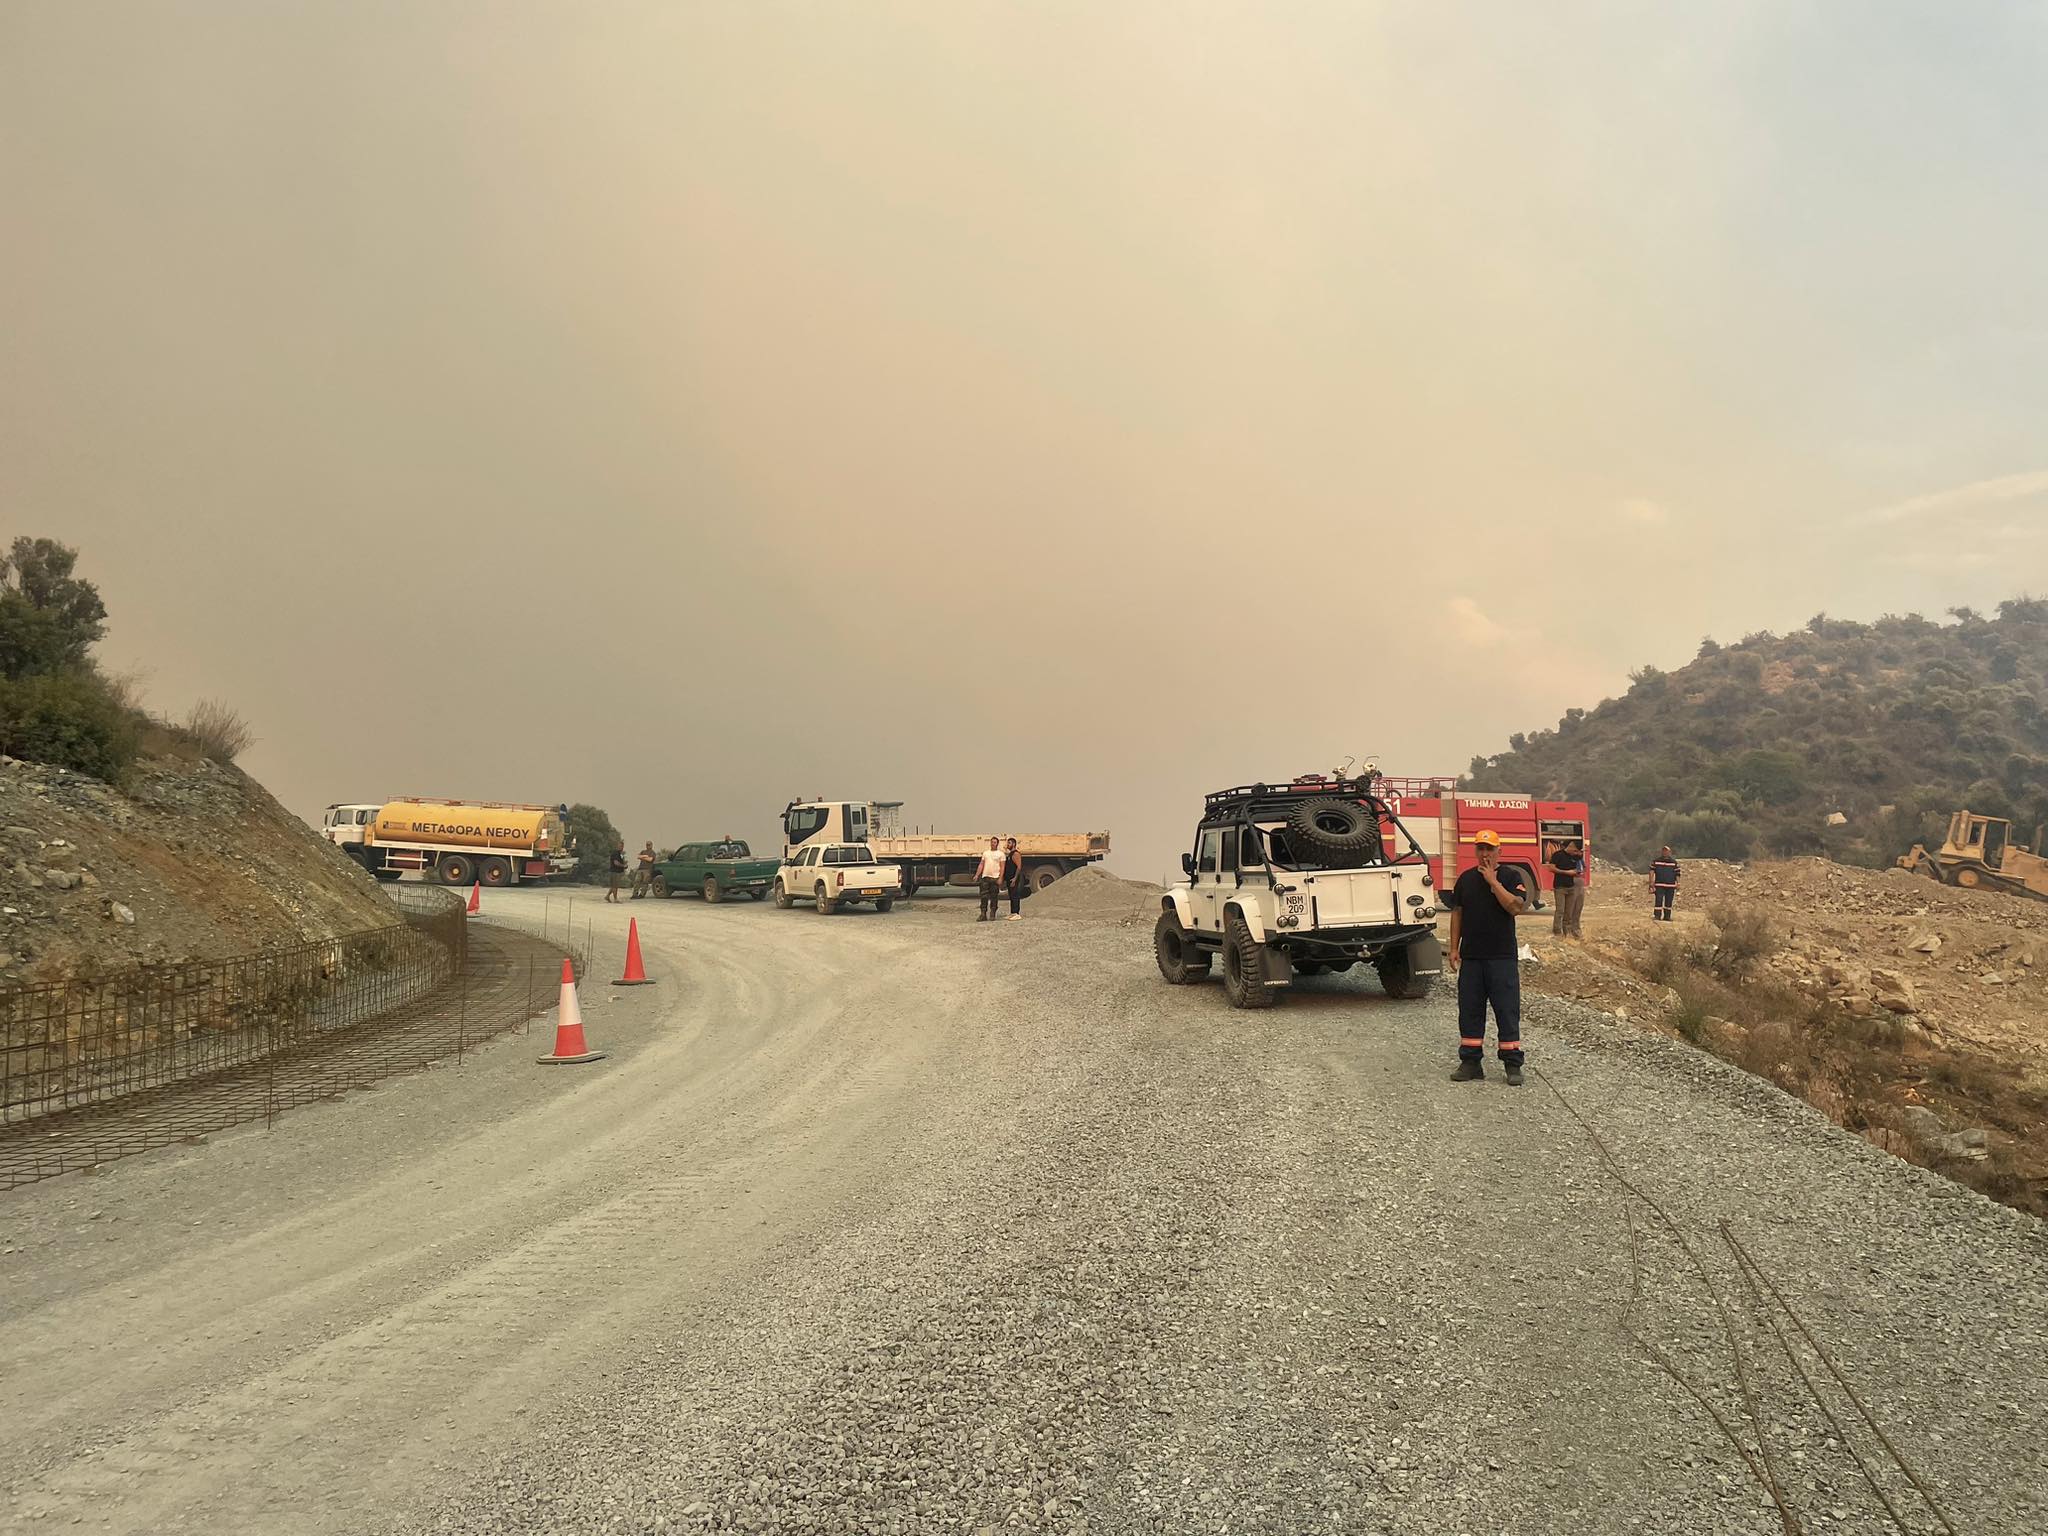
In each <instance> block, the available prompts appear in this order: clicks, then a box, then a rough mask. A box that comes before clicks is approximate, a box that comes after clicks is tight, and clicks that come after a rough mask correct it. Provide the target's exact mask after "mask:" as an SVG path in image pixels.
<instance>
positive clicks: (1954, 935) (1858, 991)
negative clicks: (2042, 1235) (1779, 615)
mask: <svg viewBox="0 0 2048 1536" xmlns="http://www.w3.org/2000/svg"><path fill="white" fill-rule="evenodd" d="M1682 867H1683V871H1684V878H1683V880H1682V882H1681V885H1680V887H1679V897H1678V906H1677V912H1676V921H1675V922H1672V923H1670V924H1664V923H1653V922H1652V921H1651V920H1650V900H1649V895H1648V893H1647V891H1646V890H1645V889H1644V885H1645V881H1644V877H1643V876H1642V875H1639V874H1636V875H1631V874H1628V873H1626V872H1612V873H1611V872H1609V871H1608V870H1606V869H1604V868H1600V867H1597V866H1596V868H1595V871H1594V879H1593V885H1592V889H1591V891H1590V892H1589V896H1588V900H1587V904H1586V912H1585V935H1586V941H1585V942H1584V943H1583V944H1565V943H1560V942H1558V941H1557V940H1556V939H1554V938H1552V937H1551V936H1550V935H1549V934H1548V933H1547V931H1545V930H1547V928H1548V924H1545V923H1542V922H1541V921H1540V919H1539V920H1538V921H1536V922H1530V923H1525V924H1524V926H1523V930H1522V931H1523V936H1524V937H1525V938H1527V939H1530V940H1531V941H1532V942H1533V945H1534V949H1535V954H1536V956H1537V959H1538V960H1539V962H1540V964H1539V965H1538V966H1536V967H1535V968H1533V969H1532V971H1531V973H1530V978H1529V982H1528V985H1529V986H1530V988H1531V989H1532V990H1534V991H1539V992H1544V993H1548V994H1550V995H1553V996H1560V997H1568V998H1573V999H1575V1000H1578V1001H1580V1002H1585V1003H1591V1004H1593V1005H1595V1006H1597V1007H1600V1008H1603V1009H1605V1010H1606V1011H1608V1012H1610V1013H1612V1014H1615V1015H1617V1016H1619V1017H1622V1018H1626V1019H1631V1020H1635V1021H1638V1022H1640V1023H1641V1024H1642V1025H1644V1026H1645V1027H1648V1028H1651V1029H1655V1030H1660V1031H1663V1032H1666V1033H1671V1034H1678V1035H1683V1036H1684V1037H1685V1038H1686V1039H1688V1040H1691V1041H1692V1042H1693V1043H1695V1044H1698V1045H1701V1046H1703V1047H1705V1048H1707V1049H1710V1050H1713V1051H1715V1052H1716V1053H1717V1054H1720V1055H1722V1056H1724V1057H1726V1058H1727V1059H1729V1060H1731V1061H1734V1062H1736V1063H1737V1064H1738V1065H1741V1066H1744V1067H1746V1068H1748V1069H1749V1070H1751V1071H1753V1072H1757V1073H1758V1074H1759V1075H1761V1076H1766V1077H1769V1078H1770V1079H1771V1080H1772V1081H1774V1082H1776V1083H1778V1084H1779V1086H1781V1087H1783V1088H1785V1089H1787V1090H1788V1091H1790V1092H1793V1093H1796V1094H1798V1095H1799V1096H1800V1097H1802V1098H1804V1099H1806V1100H1807V1102H1808V1103H1810V1104H1812V1105H1813V1106H1814V1107H1815V1108H1817V1109H1819V1110H1820V1111H1821V1113H1823V1114H1824V1115H1826V1116H1827V1117H1828V1118H1830V1119H1831V1120H1834V1121H1835V1122H1836V1123H1837V1124H1839V1125H1843V1126H1845V1127H1847V1128H1848V1129H1850V1130H1854V1131H1857V1132H1859V1133H1860V1134H1862V1135H1864V1136H1865V1137H1866V1138H1868V1139H1869V1140H1871V1141H1872V1142H1874V1143H1875V1144H1876V1145H1878V1146H1881V1147H1884V1148H1885V1149H1886V1150H1887V1151H1891V1152H1894V1153H1897V1154H1898V1155H1900V1156H1904V1157H1908V1158H1909V1159H1911V1160H1912V1161H1916V1162H1920V1163H1922V1164H1924V1165H1925V1166H1929V1167H1935V1168H1938V1169H1940V1170H1941V1171H1943V1172H1947V1173H1950V1174H1951V1175H1953V1176H1955V1177H1957V1178H1959V1179H1961V1180H1962V1181H1963V1182H1966V1183H1969V1184H1972V1185H1973V1186H1974V1187H1976V1188H1979V1189H1981V1190H1983V1191H1984V1192H1985V1193H1987V1194H1990V1195H1992V1196H1993V1197H1994V1198H1996V1199H1999V1200H2003V1201H2005V1202H2006V1203H2007V1204H2011V1205H2014V1206H2017V1207H2018V1208H2020V1209H2023V1210H2032V1211H2036V1212H2048V1070H2044V1069H2043V1067H2042V1066H2041V1065H2040V1056H2039V1052H2038V1051H2037V1050H2036V1049H2035V1042H2036V1039H2037V1037H2038V1031H2039V1020H2040V1018H2041V1016H2042V1014H2043V1013H2048V903H2041V902H2035V901H2031V900H2029V899H2027V898H2024V897H2019V896H2013V895H2010V894H2008V893H2005V892H2001V891H1983V890H1978V891H1968V890H1958V889H1955V888H1953V887H1949V886H1943V885H1940V884H1937V883H1936V882H1934V881H1932V880H1930V879H1928V878H1927V877H1925V876H1922V875H1912V874H1908V873H1906V872H1905V871H1902V870H1872V869H1863V868H1858V867H1855V866H1850V865H1841V864H1832V863H1829V862H1828V861H1827V860H1824V859H1793V860H1785V861H1779V862H1763V863H1755V864H1746V865H1736V864H1722V863H1717V862H1714V861H1711V860H1700V859H1690V860H1684V861H1682ZM1715 913H1722V914H1725V915H1727V916H1728V917H1729V919H1730V921H1731V923H1733V924H1735V931H1737V933H1738V939H1737V942H1746V943H1755V942H1756V940H1755V936H1754V935H1752V936H1751V937H1750V938H1749V939H1748V940H1747V941H1744V940H1743V939H1741V937H1740V931H1741V930H1742V929H1743V927H1744V925H1745V923H1746V922H1748V921H1750V920H1754V919H1756V918H1762V919H1763V923H1762V925H1761V933H1762V935H1763V942H1762V943H1761V945H1759V946H1758V947H1757V948H1755V949H1753V950H1751V951H1750V958H1749V959H1748V960H1747V961H1746V962H1745V961H1743V959H1742V956H1741V954H1740V952H1738V953H1737V954H1736V955H1735V956H1734V957H1733V959H1732V960H1731V956H1730V955H1729V954H1727V953H1724V949H1723V942H1724V937H1725V935H1724V934H1723V932H1722V930H1721V928H1720V926H1719V925H1718V924H1716V923H1715V921H1714V920H1713V914H1715Z"/></svg>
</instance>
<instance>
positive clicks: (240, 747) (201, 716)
mask: <svg viewBox="0 0 2048 1536" xmlns="http://www.w3.org/2000/svg"><path fill="white" fill-rule="evenodd" d="M184 731H185V734H186V735H187V736H189V737H191V738H192V741H193V742H194V744H196V745H197V746H198V748H199V750H200V751H202V752H204V753H205V754H206V755H207V756H208V757H210V758H212V759H213V760H214V761H215V762H216V763H232V762H233V761H234V760H235V759H236V758H238V757H240V756H241V755H242V754H243V753H244V752H246V751H248V750H249V747H250V744H251V743H253V742H254V741H255V740H256V733H255V732H254V731H252V730H250V728H249V722H248V721H247V720H245V719H243V718H242V713H241V711H240V710H238V709H236V708H234V707H233V706H232V705H230V704H229V703H228V702H227V701H226V700H225V699H201V700H200V701H199V702H198V703H197V704H194V705H193V706H192V713H191V714H189V715H187V716H186V717H185V725H184Z"/></svg>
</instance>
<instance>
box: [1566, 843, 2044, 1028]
mask: <svg viewBox="0 0 2048 1536" xmlns="http://www.w3.org/2000/svg"><path fill="white" fill-rule="evenodd" d="M1683 869H1684V879H1683V882H1682V883H1681V885H1680V889H1679V912H1678V916H1679V923H1678V925H1677V931H1678V932H1680V933H1687V934H1688V936H1690V934H1689V930H1690V929H1691V926H1692V924H1694V923H1697V922H1699V921H1700V920H1701V919H1702V918H1704V917H1705V915H1706V914H1707V913H1708V912H1709V911H1711V910H1714V909H1733V910H1736V911H1742V912H1762V913H1765V914H1767V915H1768V916H1769V917H1770V918H1771V920H1772V930H1773V934H1774V938H1775V940H1776V951H1775V953H1773V954H1772V955H1771V957H1770V959H1769V961H1768V964H1769V966H1770V969H1771V970H1772V971H1773V972H1774V973H1776V975H1777V976H1779V977H1780V978H1781V979H1782V980H1784V981H1787V982H1789V983H1791V984H1792V985H1793V986H1795V987H1797V988H1799V990H1800V991H1801V992H1803V993H1805V994H1807V995H1808V996H1810V997H1814V998H1825V999H1826V1000H1828V1001H1830V1002H1832V1003H1834V1004H1836V1005H1838V1006H1840V1007H1841V1008H1843V1009H1844V1010H1845V1011H1846V1012H1848V1013H1849V1014H1851V1015H1853V1016H1855V1017H1857V1018H1877V1017H1880V1016H1882V1015H1890V1016H1892V1017H1894V1018H1896V1019H1898V1020H1900V1021H1902V1022H1904V1023H1906V1024H1907V1025H1909V1026H1910V1027H1911V1028H1912V1029H1913V1030H1914V1031H1915V1032H1916V1033H1923V1034H1927V1035H1931V1036H1933V1037H1935V1038H1937V1039H1951V1040H1955V1041H1957V1042H1959V1043H1964V1044H1968V1045H1972V1046H1976V1047H1980V1048H1983V1049H1988V1050H2013V1051H2018V1052H2024V1053H2028V1054H2031V1047H2030V1042H2031V1040H2032V1038H2033V1033H2034V1030H2035V1027H2036V1025H2035V1021H2036V1020H2037V1019H2038V1018H2039V1016H2040V1014H2041V1013H2042V1012H2043V1011H2048V902H2037V901H2032V900H2029V899H2027V898H2025V897H2019V896H2013V895H2011V894H2009V893H2007V892H2004V891H1988V890H1976V891H1966V890H1960V889H1957V888H1955V887H1952V886H1945V885H1941V884H1938V883H1937V882H1935V881H1933V880H1930V879H1928V878H1927V877H1926V876H1925V875H1914V874H1908V873H1907V872H1906V871H1904V870H1897V869H1893V870H1874V869H1860V868H1857V867H1855V866H1853V865H1847V864H1834V863H1830V862H1829V861H1828V860H1826V859H1787V860H1783V861H1773V862H1763V863H1756V864H1722V863H1718V862H1715V861H1713V860H1708V859H1692V860H1687V861H1685V862H1684V864H1683ZM1648 900H1649V898H1648V896H1647V894H1645V892H1644V890H1643V877H1642V876H1640V875H1638V876H1634V877H1630V876H1626V875H1624V876H1622V877H1620V878H1615V879H1606V880H1602V879H1601V878H1600V874H1599V872H1598V871H1597V870H1596V872H1595V876H1594V884H1593V889H1592V892H1591V895H1590V896H1589V899H1588V901H1587V915H1588V918H1589V919H1594V918H1597V919H1598V923H1599V929H1600V934H1599V936H1598V940H1597V942H1598V943H1599V944H1600V945H1601V947H1608V946H1611V947H1613V948H1616V949H1618V950H1619V951H1620V953H1619V954H1617V955H1615V956H1614V958H1616V959H1619V960H1621V961H1622V963H1623V964H1624V965H1626V966H1628V967H1629V968H1630V969H1637V970H1640V969H1642V968H1643V967H1642V962H1643V961H1644V960H1645V958H1646V957H1647V955H1648V949H1649V944H1650V942H1651V940H1652V939H1653V938H1654V937H1655V935H1656V932H1657V930H1656V929H1653V927H1652V926H1651V924H1650V923H1649V921H1648ZM1587 936H1588V938H1589V939H1594V938H1596V935H1595V933H1594V930H1593V928H1592V927H1591V926H1589V927H1588V930H1587ZM1706 937H1707V941H1709V942H1710V941H1711V931H1709V933H1708V934H1707V936H1706ZM1565 963H1566V966H1567V967H1570V966H1571V963H1572V962H1571V961H1569V960H1567V961H1566V962H1565Z"/></svg>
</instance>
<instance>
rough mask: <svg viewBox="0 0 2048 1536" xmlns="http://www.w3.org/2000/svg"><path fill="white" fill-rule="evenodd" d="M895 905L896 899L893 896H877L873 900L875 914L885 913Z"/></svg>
mask: <svg viewBox="0 0 2048 1536" xmlns="http://www.w3.org/2000/svg"><path fill="white" fill-rule="evenodd" d="M895 905H896V898H895V897H894V896H877V897H876V898H875V910H876V911H877V912H886V911H888V910H889V909H890V908H891V907H893V906H895Z"/></svg>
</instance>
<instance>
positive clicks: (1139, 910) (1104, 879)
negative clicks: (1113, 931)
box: [1030, 864, 1161, 927]
mask: <svg viewBox="0 0 2048 1536" xmlns="http://www.w3.org/2000/svg"><path fill="white" fill-rule="evenodd" d="M1160 894H1161V892H1160V888H1159V887H1158V886H1156V885H1153V884H1152V883H1151V882H1150V881H1146V880H1126V879H1124V878H1123V877H1122V876H1120V875H1112V874H1111V873H1110V872H1109V871H1108V870H1106V869H1103V868H1101V867H1099V866H1098V865H1094V864H1089V865H1085V866H1083V867H1082V868H1080V869H1077V870H1075V871H1074V872H1073V873H1072V874H1070V875H1065V876H1063V877H1061V878H1060V879H1058V880H1056V881H1054V882H1053V883H1052V884H1051V885H1049V886H1047V887H1046V888H1045V889H1044V890H1042V891H1040V892H1039V893H1038V894H1037V895H1036V896H1033V897H1032V898H1031V902H1030V908H1031V915H1032V916H1033V917H1051V918H1059V919H1062V920H1077V921H1081V922H1095V923H1116V924H1119V925H1121V926H1124V927H1130V926H1134V925H1136V924H1139V923H1147V924H1149V923H1151V922H1152V920H1153V919H1154V918H1156V917H1158V915H1159V897H1160Z"/></svg>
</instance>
